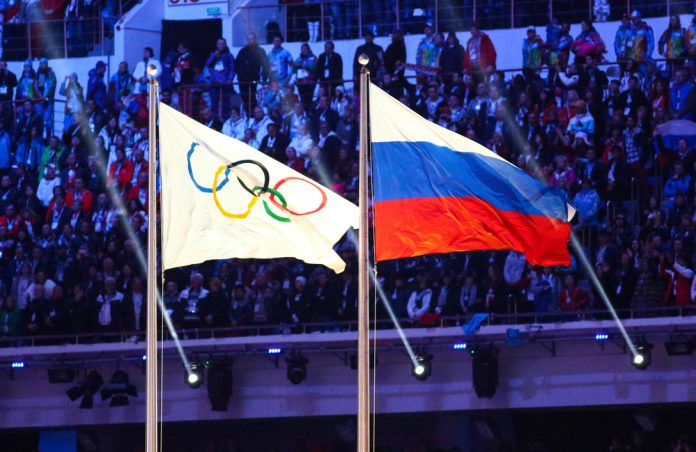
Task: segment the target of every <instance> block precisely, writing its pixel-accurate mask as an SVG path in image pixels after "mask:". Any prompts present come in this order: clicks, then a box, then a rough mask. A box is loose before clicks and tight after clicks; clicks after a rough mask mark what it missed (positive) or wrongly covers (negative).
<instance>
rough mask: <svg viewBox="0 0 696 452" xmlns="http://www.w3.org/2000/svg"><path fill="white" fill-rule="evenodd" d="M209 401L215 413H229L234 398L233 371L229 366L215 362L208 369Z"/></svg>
mask: <svg viewBox="0 0 696 452" xmlns="http://www.w3.org/2000/svg"><path fill="white" fill-rule="evenodd" d="M207 379H208V399H209V400H210V409H211V410H213V411H227V406H228V405H229V403H230V397H232V370H231V369H230V366H229V365H226V364H224V363H215V362H213V363H212V364H211V365H210V367H209V368H208V375H207Z"/></svg>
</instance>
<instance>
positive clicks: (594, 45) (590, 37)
mask: <svg viewBox="0 0 696 452" xmlns="http://www.w3.org/2000/svg"><path fill="white" fill-rule="evenodd" d="M581 26H582V32H581V33H580V34H579V35H578V36H577V37H576V38H575V40H574V41H573V43H572V44H571V46H570V48H571V50H572V51H573V53H574V54H575V61H576V63H578V62H582V61H584V59H585V57H586V56H588V55H589V56H591V57H593V58H595V59H597V60H600V61H601V60H602V59H604V54H605V53H606V51H607V50H606V47H605V46H604V41H602V37H601V36H599V33H597V30H595V28H594V25H592V22H591V21H590V20H588V19H585V20H583V21H582V22H581Z"/></svg>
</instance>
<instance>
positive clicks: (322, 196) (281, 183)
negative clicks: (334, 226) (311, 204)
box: [269, 176, 327, 217]
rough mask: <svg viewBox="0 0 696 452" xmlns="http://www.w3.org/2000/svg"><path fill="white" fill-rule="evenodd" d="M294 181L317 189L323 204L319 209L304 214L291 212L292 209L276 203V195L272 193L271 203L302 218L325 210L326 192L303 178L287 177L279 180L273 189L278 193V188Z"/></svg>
mask: <svg viewBox="0 0 696 452" xmlns="http://www.w3.org/2000/svg"><path fill="white" fill-rule="evenodd" d="M293 179H295V180H299V181H302V182H306V183H308V184H309V185H311V186H313V187H314V188H316V189H317V190H319V193H321V204H319V207H317V208H316V209H314V210H310V211H308V212H304V213H298V212H293V211H292V210H290V209H288V208H287V207H285V206H283V205H282V204H280V203H278V201H276V199H275V198H276V196H275V194H273V193H271V196H270V197H269V199H270V200H271V202H272V203H273V204H274V205H275V206H276V207H278V208H279V209H282V210H285V211H286V212H288V213H291V214H293V215H295V216H298V217H301V216H303V215H310V214H313V213H317V212H319V211H320V210H321V209H323V208H324V206H325V205H326V201H327V198H326V193H325V192H324V190H322V189H321V188H320V187H319V186H318V185H317V184H315V183H314V182H311V181H308V180H307V179H303V178H301V177H296V176H290V177H285V178H283V179H281V180H279V181H278V182H276V184H275V186H274V187H273V189H274V190H276V191H277V190H278V188H280V186H281V185H283V184H284V183H285V182H287V181H289V180H293Z"/></svg>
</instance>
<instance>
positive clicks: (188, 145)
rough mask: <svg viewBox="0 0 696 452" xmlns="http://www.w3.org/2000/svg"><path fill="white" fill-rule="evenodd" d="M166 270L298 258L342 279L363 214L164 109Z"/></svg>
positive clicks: (241, 146) (238, 143)
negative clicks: (348, 237) (343, 248)
mask: <svg viewBox="0 0 696 452" xmlns="http://www.w3.org/2000/svg"><path fill="white" fill-rule="evenodd" d="M159 112H160V116H159V133H160V170H161V175H162V196H161V199H162V203H161V204H162V208H161V217H162V218H161V224H162V265H163V268H164V269H165V270H166V269H170V268H174V267H180V266H184V265H191V264H197V263H201V262H204V261H206V260H210V259H227V258H232V257H237V258H253V259H267V258H281V257H294V258H297V259H301V260H303V261H305V262H307V263H311V264H322V265H325V266H327V267H329V268H331V269H332V270H334V271H335V272H337V273H340V272H341V271H343V269H344V268H345V262H343V260H342V259H341V258H340V256H339V255H338V254H336V252H335V251H334V249H333V246H334V244H335V243H336V242H337V241H338V240H339V239H340V238H341V237H342V236H343V234H345V232H346V231H347V230H348V228H349V227H351V226H352V227H355V228H357V227H358V219H359V213H358V207H357V206H355V205H354V204H352V203H351V202H349V201H347V200H346V199H344V198H342V197H341V196H339V195H337V194H335V193H334V192H332V191H331V190H330V189H328V188H326V187H324V186H322V185H320V184H318V183H316V182H315V181H313V180H311V179H309V178H307V177H305V176H303V175H302V174H300V173H298V172H296V171H294V170H292V169H290V168H289V167H288V166H286V165H284V164H282V163H280V162H278V161H276V160H274V159H272V158H271V157H268V156H267V155H265V154H263V153H262V152H260V151H258V150H257V149H254V148H252V147H251V146H248V145H247V144H245V143H242V142H241V141H237V140H235V139H233V138H230V137H228V136H225V135H223V134H221V133H218V132H216V131H214V130H212V129H209V128H207V127H205V126H204V125H203V124H200V123H198V122H196V121H194V120H192V119H191V118H189V117H187V116H185V115H183V114H181V113H179V112H177V111H176V110H174V109H173V108H171V107H169V106H167V105H164V104H160V105H159Z"/></svg>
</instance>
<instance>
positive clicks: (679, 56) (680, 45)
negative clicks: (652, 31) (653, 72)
mask: <svg viewBox="0 0 696 452" xmlns="http://www.w3.org/2000/svg"><path fill="white" fill-rule="evenodd" d="M687 46H688V42H687V41H686V30H685V29H684V27H682V25H681V19H680V18H679V16H678V15H673V16H670V18H669V27H667V29H666V30H665V31H664V32H663V33H662V35H661V36H660V40H659V41H658V43H657V52H658V53H659V54H660V55H664V57H665V58H666V59H667V60H676V61H674V62H672V61H668V63H669V65H668V67H670V68H671V66H672V63H676V64H677V65H681V64H683V59H684V58H685V57H686V49H687Z"/></svg>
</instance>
